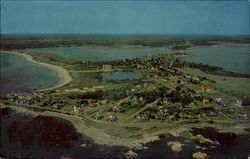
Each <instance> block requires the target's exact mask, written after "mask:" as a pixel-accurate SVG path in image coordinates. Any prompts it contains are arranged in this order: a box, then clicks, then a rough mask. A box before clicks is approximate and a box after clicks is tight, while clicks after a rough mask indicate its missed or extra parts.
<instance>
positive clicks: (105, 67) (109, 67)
mask: <svg viewBox="0 0 250 159" xmlns="http://www.w3.org/2000/svg"><path fill="white" fill-rule="evenodd" d="M102 70H103V71H107V72H108V71H112V65H103V66H102Z"/></svg>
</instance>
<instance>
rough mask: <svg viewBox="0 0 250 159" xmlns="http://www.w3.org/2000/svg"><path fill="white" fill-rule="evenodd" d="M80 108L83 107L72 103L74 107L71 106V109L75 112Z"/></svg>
mask: <svg viewBox="0 0 250 159" xmlns="http://www.w3.org/2000/svg"><path fill="white" fill-rule="evenodd" d="M82 109H83V107H82V106H80V105H74V108H73V110H74V112H75V113H76V112H80V111H81V110H82Z"/></svg>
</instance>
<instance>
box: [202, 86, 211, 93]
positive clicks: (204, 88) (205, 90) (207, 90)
mask: <svg viewBox="0 0 250 159" xmlns="http://www.w3.org/2000/svg"><path fill="white" fill-rule="evenodd" d="M211 90H212V88H211V87H209V86H203V87H202V91H204V92H210V91H211Z"/></svg>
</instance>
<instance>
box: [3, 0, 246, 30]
mask: <svg viewBox="0 0 250 159" xmlns="http://www.w3.org/2000/svg"><path fill="white" fill-rule="evenodd" d="M1 33H2V34H15V33H24V34H26V33H45V34H60V33H63V34H170V35H183V34H184V35H249V2H247V1H80V0H78V1H66V0H64V1H46V0H40V1H39V0H30V1H28V0H19V1H15V0H11V1H10V0H4V1H3V2H2V3H1Z"/></svg>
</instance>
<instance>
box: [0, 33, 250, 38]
mask: <svg viewBox="0 0 250 159" xmlns="http://www.w3.org/2000/svg"><path fill="white" fill-rule="evenodd" d="M0 35H1V36H5V35H104V36H122V35H123V36H125V35H137V36H141V35H148V36H154V35H157V36H249V38H250V34H169V33H163V34H160V33H0Z"/></svg>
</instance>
